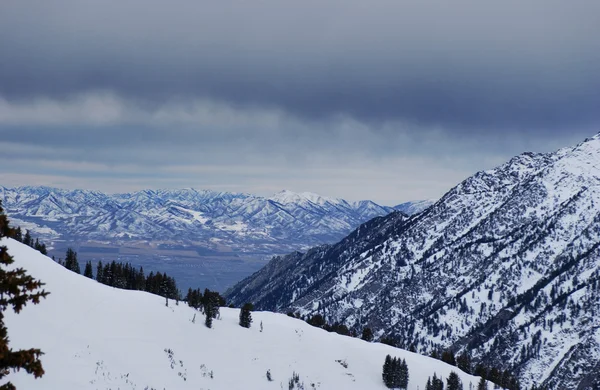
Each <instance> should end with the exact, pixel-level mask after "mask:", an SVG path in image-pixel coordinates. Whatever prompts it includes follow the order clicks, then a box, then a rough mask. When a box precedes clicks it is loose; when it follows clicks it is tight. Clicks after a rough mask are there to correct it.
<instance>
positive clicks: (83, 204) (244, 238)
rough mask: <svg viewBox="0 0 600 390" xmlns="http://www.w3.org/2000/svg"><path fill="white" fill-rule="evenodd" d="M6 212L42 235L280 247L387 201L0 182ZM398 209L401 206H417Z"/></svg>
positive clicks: (366, 214)
mask: <svg viewBox="0 0 600 390" xmlns="http://www.w3.org/2000/svg"><path fill="white" fill-rule="evenodd" d="M0 199H1V200H2V202H3V204H4V207H5V209H6V213H7V214H8V215H9V216H10V218H11V219H13V220H15V221H16V222H17V223H18V224H20V225H21V226H23V227H26V228H31V229H32V231H33V232H34V233H35V234H36V235H37V236H41V238H43V239H46V240H49V239H53V238H62V239H69V240H75V241H80V242H82V241H91V240H96V241H113V242H115V241H117V242H118V241H126V240H152V241H175V242H188V243H202V244H205V245H207V244H209V245H210V244H212V245H216V244H219V245H226V246H229V247H231V248H234V249H236V250H239V251H255V252H256V251H258V252H263V253H285V252H286V251H290V250H295V249H299V248H306V247H309V246H312V245H317V244H321V243H324V242H335V241H337V240H339V239H341V238H342V237H344V236H345V235H346V234H348V233H349V232H350V231H352V230H353V229H354V228H356V227H357V226H358V225H360V224H361V223H363V222H366V221H368V220H369V219H371V218H374V217H377V216H381V215H386V214H388V213H390V212H391V211H393V210H394V209H393V208H392V207H386V206H380V205H378V204H376V203H374V202H371V201H358V202H347V201H345V200H343V199H334V198H326V197H322V196H319V195H316V194H312V193H293V192H290V191H282V192H279V193H277V194H275V195H273V196H272V197H270V198H263V197H259V196H254V195H249V194H237V193H228V192H214V191H198V190H194V189H184V190H156V191H155V190H145V191H139V192H134V193H126V194H116V195H109V194H105V193H101V192H98V191H87V190H72V191H71V190H61V189H56V188H48V187H19V188H5V187H0ZM415 207H416V208H415V209H411V208H410V206H408V207H405V210H406V211H409V212H410V211H414V210H420V208H421V205H420V203H418V202H416V203H415Z"/></svg>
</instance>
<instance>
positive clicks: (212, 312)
mask: <svg viewBox="0 0 600 390" xmlns="http://www.w3.org/2000/svg"><path fill="white" fill-rule="evenodd" d="M202 305H203V308H204V315H205V316H206V320H205V322H204V323H205V324H206V326H207V327H209V328H212V322H213V318H217V317H218V316H219V307H220V306H224V305H225V300H224V299H223V297H221V295H220V294H219V293H218V292H216V291H210V290H209V289H205V290H204V295H203V297H202Z"/></svg>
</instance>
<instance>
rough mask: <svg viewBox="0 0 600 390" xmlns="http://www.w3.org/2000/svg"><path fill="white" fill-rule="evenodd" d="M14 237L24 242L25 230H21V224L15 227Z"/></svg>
mask: <svg viewBox="0 0 600 390" xmlns="http://www.w3.org/2000/svg"><path fill="white" fill-rule="evenodd" d="M14 239H15V240H17V241H19V242H23V232H22V231H21V226H17V228H16V229H15V237H14Z"/></svg>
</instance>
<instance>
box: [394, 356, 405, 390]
mask: <svg viewBox="0 0 600 390" xmlns="http://www.w3.org/2000/svg"><path fill="white" fill-rule="evenodd" d="M397 378H398V380H397V383H396V384H395V385H396V387H398V388H400V389H406V388H408V365H407V364H406V360H405V359H402V361H400V360H398V368H397Z"/></svg>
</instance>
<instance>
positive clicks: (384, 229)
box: [229, 136, 600, 389]
mask: <svg viewBox="0 0 600 390" xmlns="http://www.w3.org/2000/svg"><path fill="white" fill-rule="evenodd" d="M356 235H360V237H362V238H361V239H360V240H355V239H352V237H353V236H356ZM282 269H284V270H285V272H284V273H278V271H279V270H282ZM275 275H277V278H273V276H275ZM229 298H230V299H231V300H233V301H234V302H236V303H238V302H242V301H243V302H245V301H252V302H254V303H255V304H257V305H258V307H261V308H263V309H269V310H281V311H287V310H300V311H302V312H304V313H307V314H310V313H316V312H319V313H324V314H325V315H326V317H327V318H328V321H329V322H334V321H340V322H344V323H345V324H346V325H347V326H349V327H355V328H356V329H360V328H362V327H364V326H366V325H368V326H370V327H372V328H375V329H377V330H378V331H379V332H380V333H379V334H386V335H392V336H394V337H396V338H397V340H398V341H399V342H400V343H401V344H402V345H405V346H410V345H413V346H415V347H416V348H417V350H419V351H421V352H423V353H427V352H430V351H432V350H435V349H440V348H452V349H453V350H455V351H462V350H465V349H467V350H469V351H472V353H473V355H474V358H475V360H477V361H484V362H487V363H488V364H490V365H494V366H498V367H501V368H502V369H510V370H512V371H513V372H515V373H518V374H519V375H520V377H521V379H522V383H524V384H525V385H530V384H531V383H534V382H535V383H538V384H541V383H544V384H545V385H548V386H551V387H552V388H557V389H575V388H578V389H588V388H592V386H593V383H594V381H598V380H599V379H600V317H599V316H598V315H597V314H598V313H600V136H596V137H593V138H591V139H587V140H585V141H584V142H582V143H580V144H579V145H576V146H574V147H569V148H564V149H561V150H558V151H556V152H554V153H548V154H535V153H524V154H522V155H519V156H517V157H514V158H513V159H511V160H510V161H508V162H507V163H505V164H503V165H501V166H499V167H497V168H495V169H492V170H489V171H485V172H479V173H477V174H475V175H474V176H472V177H470V178H468V179H466V180H465V181H463V182H462V183H460V184H459V185H457V186H456V187H454V188H453V189H451V190H450V191H449V192H448V193H446V194H445V195H444V196H443V197H442V198H441V199H440V200H439V201H437V202H436V203H435V204H433V205H432V206H430V207H429V208H427V209H426V210H424V211H423V212H421V213H419V214H416V215H414V216H412V217H411V218H409V219H396V218H395V217H394V215H389V216H386V217H382V218H380V220H379V222H378V223H377V224H364V225H362V226H361V227H359V228H358V229H357V231H356V232H354V233H352V234H351V235H350V236H349V237H348V238H347V239H344V240H342V241H341V242H339V243H338V244H335V245H331V246H327V247H319V248H315V249H312V250H310V251H308V252H307V253H294V254H292V255H289V256H286V257H280V258H276V259H274V260H272V262H271V264H268V265H267V266H266V267H265V268H264V269H263V270H261V271H259V272H257V273H256V274H254V275H253V276H251V277H249V278H247V279H246V280H244V281H242V282H241V283H239V284H238V285H237V286H235V287H234V288H232V289H231V290H230V291H229ZM597 385H599V386H600V383H597Z"/></svg>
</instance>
